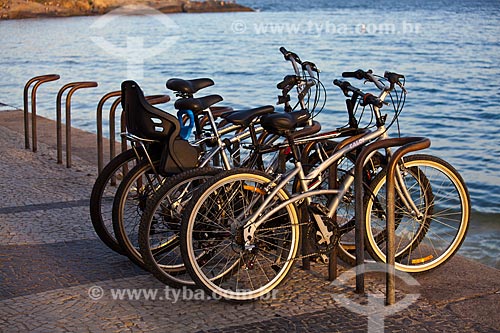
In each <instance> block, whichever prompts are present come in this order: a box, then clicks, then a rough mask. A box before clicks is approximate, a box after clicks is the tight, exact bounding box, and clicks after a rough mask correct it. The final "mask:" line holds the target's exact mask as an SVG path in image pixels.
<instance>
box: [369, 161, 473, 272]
mask: <svg viewBox="0 0 500 333" xmlns="http://www.w3.org/2000/svg"><path fill="white" fill-rule="evenodd" d="M399 170H400V171H399V172H401V175H402V176H403V181H404V186H405V187H406V189H407V190H408V192H409V193H410V196H411V199H412V201H413V202H414V204H415V205H416V207H417V208H418V212H414V211H413V210H412V209H411V208H410V207H408V205H407V204H404V200H402V199H396V200H395V206H396V207H395V208H396V210H395V211H396V215H397V217H398V218H397V222H396V230H395V233H396V242H395V245H396V269H398V270H401V271H405V272H424V271H429V270H431V269H434V268H436V267H438V266H439V265H442V264H443V263H445V262H446V261H447V260H449V259H450V258H451V257H452V256H453V255H454V254H455V253H456V252H457V251H458V249H459V248H460V245H461V244H462V242H463V240H464V238H465V235H466V233H467V229H468V225H469V217H470V198H469V193H468V190H467V187H466V185H465V182H464V181H463V179H462V177H461V176H460V174H459V173H458V172H457V171H456V170H455V169H454V168H453V167H452V166H451V165H450V164H448V163H447V162H445V161H443V160H442V159H440V158H437V157H434V156H429V155H423V154H418V155H412V156H408V157H405V158H404V165H403V166H402V167H401V168H400V169H399ZM385 183H386V178H385V176H384V173H380V174H379V175H378V176H377V177H376V178H375V179H374V180H373V182H372V184H371V195H369V196H367V197H366V204H365V209H366V212H367V213H366V220H365V223H366V239H367V240H366V244H367V251H368V252H369V253H370V255H371V256H372V257H373V258H374V259H375V260H378V261H383V262H385V260H386V258H385V251H386V238H385V236H383V235H384V234H385V223H386V214H385V211H383V210H385V209H386V188H385ZM398 196H399V195H397V197H398ZM381 235H382V236H381Z"/></svg>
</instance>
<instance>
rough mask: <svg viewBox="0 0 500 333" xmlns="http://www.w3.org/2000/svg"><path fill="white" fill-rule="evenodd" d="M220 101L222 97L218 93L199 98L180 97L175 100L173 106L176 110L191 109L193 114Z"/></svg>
mask: <svg viewBox="0 0 500 333" xmlns="http://www.w3.org/2000/svg"><path fill="white" fill-rule="evenodd" d="M220 101H222V97H221V96H219V95H209V96H205V97H200V98H181V99H178V100H176V101H175V104H174V107H175V108H176V109H177V110H191V111H193V112H194V113H195V114H198V113H200V112H201V111H203V110H205V109H208V108H209V107H210V106H212V105H214V104H216V103H218V102H220Z"/></svg>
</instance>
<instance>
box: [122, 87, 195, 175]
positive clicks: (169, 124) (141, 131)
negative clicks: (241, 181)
mask: <svg viewBox="0 0 500 333" xmlns="http://www.w3.org/2000/svg"><path fill="white" fill-rule="evenodd" d="M121 103H122V107H123V112H125V121H126V127H127V130H128V131H129V132H130V133H131V134H134V135H135V136H138V137H140V138H145V139H150V140H158V141H160V143H161V144H162V146H163V149H162V153H161V160H160V166H159V172H160V173H161V174H162V175H171V174H176V173H180V172H182V171H186V170H189V169H193V168H195V167H196V166H197V165H198V156H199V154H200V150H199V147H196V146H191V145H190V144H189V142H188V141H186V140H183V139H182V138H181V137H180V136H179V133H180V129H181V126H180V123H179V121H178V120H177V118H176V117H174V116H172V115H171V114H169V113H166V112H164V111H162V110H160V109H157V108H155V107H154V106H152V105H151V104H149V103H148V101H146V99H145V98H144V94H143V92H142V90H141V88H140V87H139V85H138V84H137V83H136V82H134V81H124V82H123V83H122V101H121Z"/></svg>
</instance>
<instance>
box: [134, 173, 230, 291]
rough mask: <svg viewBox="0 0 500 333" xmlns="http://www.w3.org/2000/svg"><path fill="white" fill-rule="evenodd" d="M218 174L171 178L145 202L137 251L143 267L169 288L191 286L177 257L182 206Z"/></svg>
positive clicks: (190, 281) (180, 258)
mask: <svg viewBox="0 0 500 333" xmlns="http://www.w3.org/2000/svg"><path fill="white" fill-rule="evenodd" d="M220 172H221V170H220V169H215V168H210V167H206V168H200V169H193V170H189V171H186V172H183V173H181V174H178V175H175V176H173V177H171V178H169V179H168V180H167V181H166V182H165V183H164V184H163V185H162V186H161V188H160V189H159V190H158V192H157V193H155V194H154V195H153V197H151V198H150V199H149V200H148V202H147V205H146V209H145V210H144V214H143V215H142V218H141V223H140V225H139V248H140V252H141V255H142V258H143V261H144V266H145V268H146V269H147V270H148V271H149V272H151V273H152V274H153V275H154V276H155V277H156V278H157V279H158V280H160V281H161V282H163V283H165V284H167V285H169V286H171V287H174V288H181V287H183V286H188V287H192V286H195V283H194V281H193V280H192V279H191V277H190V276H189V274H188V273H187V271H186V269H185V267H184V263H183V261H182V257H181V254H180V240H179V233H180V223H181V220H182V213H183V207H185V206H186V205H187V202H188V201H189V200H190V199H191V196H192V193H193V191H194V190H195V189H196V188H198V187H199V186H201V185H202V184H203V183H205V181H206V180H208V179H210V178H212V177H214V176H216V175H217V174H219V173H220Z"/></svg>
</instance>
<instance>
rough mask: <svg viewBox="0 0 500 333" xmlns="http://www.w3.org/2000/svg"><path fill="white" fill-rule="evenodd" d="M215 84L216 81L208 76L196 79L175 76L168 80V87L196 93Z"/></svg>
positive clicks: (182, 91) (187, 92)
mask: <svg viewBox="0 0 500 333" xmlns="http://www.w3.org/2000/svg"><path fill="white" fill-rule="evenodd" d="M213 85H214V81H213V80H212V79H208V78H202V79H194V80H183V79H178V78H173V79H170V80H168V81H167V89H170V90H173V91H177V92H181V93H186V94H194V93H196V92H198V91H199V90H201V89H203V88H206V87H210V86H213Z"/></svg>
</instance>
